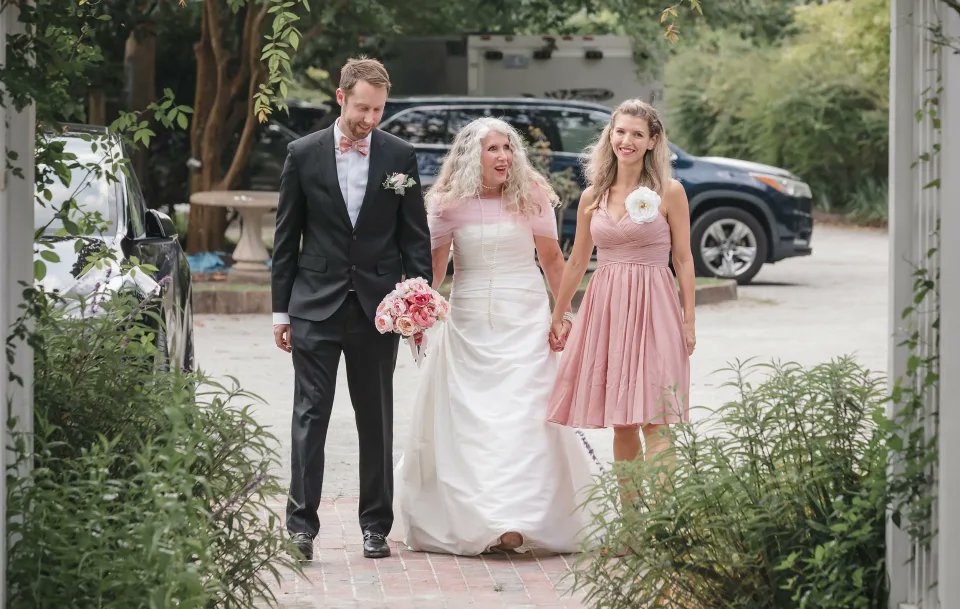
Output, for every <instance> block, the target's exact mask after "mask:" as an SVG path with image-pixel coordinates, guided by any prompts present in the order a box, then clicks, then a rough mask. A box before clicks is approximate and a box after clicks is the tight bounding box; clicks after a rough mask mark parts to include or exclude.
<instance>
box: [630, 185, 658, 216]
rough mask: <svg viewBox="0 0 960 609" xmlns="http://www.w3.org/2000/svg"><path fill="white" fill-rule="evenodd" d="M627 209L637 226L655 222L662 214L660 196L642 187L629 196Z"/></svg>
mask: <svg viewBox="0 0 960 609" xmlns="http://www.w3.org/2000/svg"><path fill="white" fill-rule="evenodd" d="M626 207H627V213H628V214H630V219H631V220H633V221H634V222H636V223H637V224H646V223H648V222H653V221H654V219H655V218H656V217H657V214H658V213H660V195H658V194H657V193H656V192H654V191H653V190H650V189H649V188H647V187H646V186H641V187H640V188H638V189H636V190H634V191H633V192H631V193H630V194H628V195H627V200H626Z"/></svg>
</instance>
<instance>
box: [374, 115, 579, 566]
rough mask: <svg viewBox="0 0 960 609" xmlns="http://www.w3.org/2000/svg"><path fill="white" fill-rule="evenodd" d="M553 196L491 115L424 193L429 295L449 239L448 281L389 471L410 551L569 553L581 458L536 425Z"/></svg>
mask: <svg viewBox="0 0 960 609" xmlns="http://www.w3.org/2000/svg"><path fill="white" fill-rule="evenodd" d="M556 198H557V197H556V195H555V194H554V192H553V190H552V189H551V188H550V186H549V184H548V183H547V181H546V180H545V179H544V178H543V177H542V176H541V175H539V174H538V173H537V172H536V171H535V170H534V169H533V168H532V167H531V166H530V163H529V161H528V160H527V157H526V155H525V152H524V149H523V144H522V141H521V139H520V136H519V134H518V133H517V132H516V131H515V130H514V129H513V128H512V127H510V126H509V125H507V124H506V123H505V122H503V121H501V120H498V119H493V118H482V119H478V120H476V121H474V122H472V123H470V124H469V125H467V126H466V127H464V128H463V130H462V131H460V133H459V134H457V137H456V138H455V139H454V141H453V146H452V148H451V151H450V154H449V155H448V157H447V158H446V160H445V161H444V164H443V167H442V168H441V170H440V174H439V176H438V179H437V182H436V184H435V185H434V186H433V187H432V189H431V190H430V194H429V195H428V197H427V211H428V214H429V219H430V233H431V238H432V241H433V245H432V247H433V269H434V287H436V286H438V285H439V284H440V282H441V281H442V280H443V277H444V275H445V273H446V267H447V259H448V255H449V251H450V246H451V243H452V245H453V265H454V270H455V274H454V279H453V290H452V294H451V297H450V305H451V306H450V317H449V318H448V320H447V322H446V323H443V324H438V326H437V327H436V328H435V329H434V330H432V331H431V333H429V334H428V336H427V347H426V353H427V354H426V359H425V360H424V365H423V372H422V379H421V383H420V388H419V391H418V393H417V396H416V399H415V405H414V413H413V421H412V425H411V433H410V437H409V438H408V440H407V441H406V442H405V444H404V445H403V455H402V458H401V459H400V461H399V462H398V465H397V469H396V475H395V477H396V489H397V491H396V498H395V509H394V512H395V516H396V522H395V526H394V533H393V535H392V537H394V538H396V539H399V540H400V541H403V542H405V543H406V544H407V545H408V546H409V547H411V548H413V549H415V550H424V551H433V552H447V553H452V554H460V555H475V554H480V553H482V552H485V551H487V550H490V549H499V550H517V551H525V550H528V549H532V548H538V549H542V550H546V551H552V552H572V551H576V550H577V549H578V547H579V543H580V540H581V536H582V534H583V531H582V529H583V528H584V527H585V525H586V524H587V518H588V516H587V515H586V514H585V513H584V512H582V511H581V510H580V509H578V506H579V505H580V502H581V501H582V499H583V495H582V493H581V491H582V490H583V489H584V487H585V486H587V485H588V484H589V483H590V481H591V472H590V466H589V462H588V458H587V453H586V451H585V450H584V448H583V446H582V445H581V444H580V442H579V440H578V438H577V437H576V436H575V435H574V433H575V432H574V431H573V430H572V429H570V428H566V427H562V426H559V425H553V424H551V423H547V422H546V411H547V399H548V397H549V395H550V391H551V389H552V387H553V382H554V377H555V376H556V359H555V358H556V355H555V354H554V353H553V352H552V351H551V350H550V345H549V343H548V335H549V331H550V306H549V302H548V298H547V292H546V289H545V286H544V279H543V275H545V276H546V279H547V283H548V284H549V285H550V288H551V290H552V291H553V292H554V293H556V291H557V288H559V285H560V278H561V275H562V273H563V255H562V253H561V251H560V248H559V246H558V244H557V225H556V220H555V216H554V211H553V206H552V203H553V202H554V201H555V200H556ZM535 252H536V258H535V256H534V253H535ZM536 259H539V261H540V266H541V267H542V268H543V270H544V274H543V275H541V273H540V269H539V268H538V267H537V261H536Z"/></svg>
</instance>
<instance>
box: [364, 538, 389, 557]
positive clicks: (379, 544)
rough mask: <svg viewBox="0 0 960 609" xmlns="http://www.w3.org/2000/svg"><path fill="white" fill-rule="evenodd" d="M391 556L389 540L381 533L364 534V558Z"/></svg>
mask: <svg viewBox="0 0 960 609" xmlns="http://www.w3.org/2000/svg"><path fill="white" fill-rule="evenodd" d="M387 556H390V546H389V545H387V539H386V537H385V536H384V535H381V534H380V533H374V532H372V531H364V533H363V557H364V558H386V557H387Z"/></svg>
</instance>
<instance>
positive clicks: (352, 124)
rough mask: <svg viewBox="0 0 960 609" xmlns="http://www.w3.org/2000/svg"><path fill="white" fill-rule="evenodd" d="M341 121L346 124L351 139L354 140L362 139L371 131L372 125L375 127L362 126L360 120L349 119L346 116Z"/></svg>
mask: <svg viewBox="0 0 960 609" xmlns="http://www.w3.org/2000/svg"><path fill="white" fill-rule="evenodd" d="M343 122H345V123H346V124H347V129H349V130H350V135H352V136H353V137H352V138H351V139H354V140H362V139H363V138H365V137H367V136H368V135H370V132H371V131H373V128H374V127H376V125H368V126H367V127H364V126H363V125H362V124H361V123H360V122H356V121H351V120H350V119H348V118H344V119H343Z"/></svg>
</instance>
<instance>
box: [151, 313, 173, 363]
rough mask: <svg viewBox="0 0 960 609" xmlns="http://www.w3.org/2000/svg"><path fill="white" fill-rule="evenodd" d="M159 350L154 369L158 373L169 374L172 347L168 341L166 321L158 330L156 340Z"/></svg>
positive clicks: (155, 357)
mask: <svg viewBox="0 0 960 609" xmlns="http://www.w3.org/2000/svg"><path fill="white" fill-rule="evenodd" d="M154 340H155V341H156V342H155V346H156V348H157V354H156V355H155V356H154V360H153V361H154V364H153V365H154V369H156V371H157V372H167V371H169V370H170V345H169V343H168V341H167V327H166V321H164V322H163V323H161V324H160V327H159V328H157V334H156V338H155V339H154Z"/></svg>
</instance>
